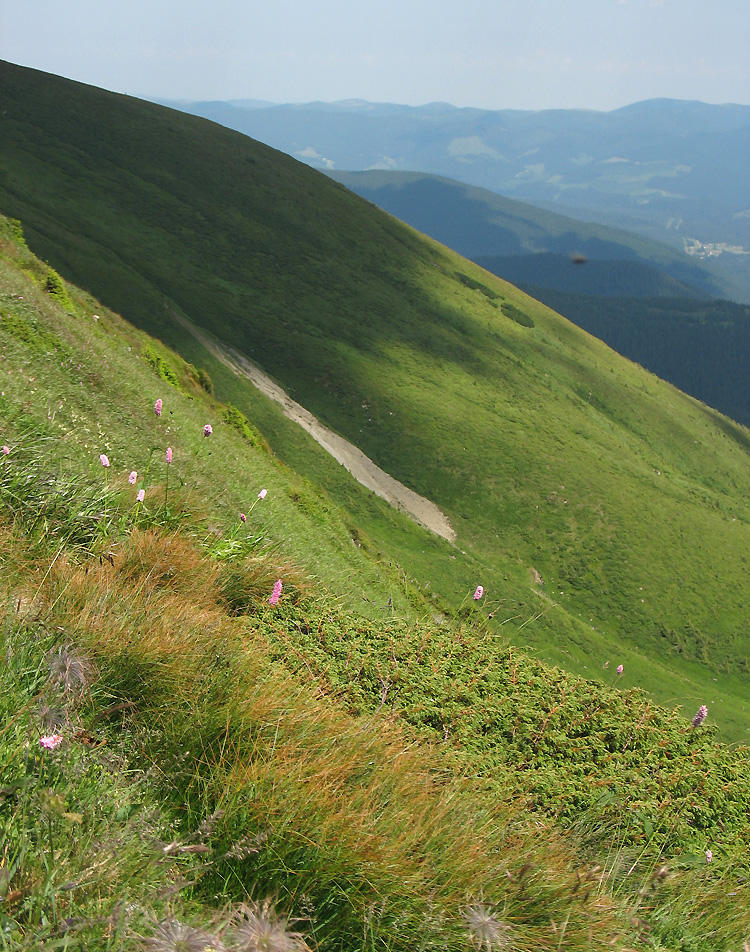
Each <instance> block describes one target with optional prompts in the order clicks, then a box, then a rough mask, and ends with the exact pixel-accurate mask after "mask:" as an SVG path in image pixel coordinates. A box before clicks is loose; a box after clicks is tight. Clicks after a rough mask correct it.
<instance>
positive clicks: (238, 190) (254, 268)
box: [0, 65, 750, 737]
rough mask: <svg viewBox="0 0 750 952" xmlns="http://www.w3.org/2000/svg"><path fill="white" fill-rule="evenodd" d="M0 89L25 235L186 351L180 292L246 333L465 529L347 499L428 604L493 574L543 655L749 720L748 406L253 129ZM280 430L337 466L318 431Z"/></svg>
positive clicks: (743, 723)
mask: <svg viewBox="0 0 750 952" xmlns="http://www.w3.org/2000/svg"><path fill="white" fill-rule="evenodd" d="M0 88H1V89H2V95H3V102H2V106H3V109H4V110H5V113H4V115H3V119H2V123H3V126H2V131H3V135H2V139H1V140H0V141H1V142H2V146H1V148H2V152H3V166H4V170H5V173H4V175H3V178H2V181H0V208H2V210H5V211H6V212H7V211H9V212H11V213H12V214H14V215H16V216H17V217H20V218H22V219H23V221H24V225H25V227H26V229H27V232H28V235H29V240H30V243H31V245H32V247H34V248H35V249H37V250H39V251H40V252H41V253H42V254H43V255H44V256H46V257H48V258H49V260H50V261H51V262H53V264H54V265H55V266H57V267H58V268H59V269H60V270H61V271H63V272H64V273H65V274H66V275H69V276H71V277H73V278H74V279H76V280H78V281H79V282H80V283H82V284H85V285H86V286H87V287H88V288H89V289H91V290H92V291H94V292H95V293H97V294H98V295H100V296H102V297H103V298H104V299H105V300H106V302H107V303H108V304H110V305H111V306H114V307H116V308H117V309H119V310H121V311H122V313H123V314H124V315H125V316H126V317H128V318H129V319H131V320H133V321H134V323H136V324H139V325H140V326H144V327H147V328H149V329H150V330H151V331H152V332H153V333H155V334H158V335H159V336H161V337H163V338H164V339H165V340H167V341H171V342H173V343H174V344H175V346H177V347H178V349H179V348H181V347H184V348H185V349H186V352H189V354H190V355H193V354H194V353H195V348H194V346H193V345H192V344H190V343H189V342H186V341H185V340H184V335H183V334H181V333H178V332H177V331H176V330H175V328H174V327H172V326H171V325H170V323H169V318H168V312H169V308H171V307H176V308H178V309H179V310H181V311H183V312H184V313H185V314H187V315H188V316H189V317H190V318H191V319H192V320H194V321H196V322H197V323H199V324H202V325H203V326H204V327H207V328H208V329H210V330H212V331H213V332H214V333H216V334H217V335H218V336H219V337H223V338H224V339H226V340H228V341H230V342H231V343H232V344H233V345H234V346H236V347H239V348H241V349H243V350H245V352H246V353H247V354H248V355H249V356H250V357H252V358H253V359H255V360H257V361H258V362H259V363H260V364H261V365H262V366H263V368H264V369H265V370H267V371H268V372H270V373H271V374H273V375H274V376H276V377H277V378H278V379H279V380H280V381H281V382H282V383H283V384H285V385H286V387H287V388H288V389H289V390H290V391H291V393H292V394H293V396H294V397H295V398H296V399H298V400H299V401H300V402H302V403H303V404H305V405H306V406H308V407H309V409H311V410H312V411H313V412H315V413H317V414H318V415H319V416H320V417H321V418H323V419H324V420H325V422H327V423H328V424H330V425H332V426H333V427H334V428H335V429H337V430H338V431H339V432H341V433H342V434H344V435H346V436H348V437H349V438H350V439H352V440H353V441H354V442H356V443H357V444H358V445H359V446H361V448H362V449H363V450H364V451H365V452H366V453H368V455H370V456H371V457H372V458H373V459H374V460H375V461H376V462H377V463H378V464H379V465H380V466H382V467H383V468H384V469H386V470H387V471H389V472H390V473H391V474H392V475H394V476H395V477H397V478H399V479H401V480H402V481H403V482H405V483H406V484H407V485H409V486H411V487H412V488H414V489H416V490H417V491H419V492H421V493H423V494H425V495H427V496H428V497H430V498H432V499H433V500H434V501H435V502H437V503H438V504H439V505H440V506H441V507H442V508H443V509H444V510H446V511H447V512H448V514H449V515H450V516H451V518H452V519H453V521H454V523H455V526H456V528H457V530H458V533H459V538H458V547H457V548H456V549H455V550H450V549H449V548H448V547H447V546H444V545H442V544H436V543H433V544H430V545H426V544H425V543H424V541H423V540H424V535H423V534H422V533H419V532H418V531H416V530H411V529H409V530H406V531H404V532H403V533H401V532H399V531H396V532H394V531H393V523H392V517H391V516H388V518H387V519H383V518H382V516H381V512H382V507H375V509H372V508H371V507H369V505H365V504H362V503H360V502H357V503H356V504H355V505H356V508H355V509H354V510H353V511H354V512H355V513H356V516H357V519H359V516H360V515H362V516H363V519H364V521H363V523H362V527H363V530H364V531H365V533H366V534H367V536H368V537H369V538H370V539H371V541H372V543H373V547H374V548H376V549H378V550H380V551H381V552H383V554H384V555H385V557H386V558H389V559H393V560H395V561H396V562H398V563H400V564H401V565H403V566H408V569H407V571H408V573H409V575H411V576H413V577H414V578H416V579H417V580H418V581H419V582H420V583H421V584H422V585H423V586H424V587H426V586H427V584H428V583H429V585H430V589H431V591H437V592H438V593H439V598H438V605H439V604H440V599H443V600H447V601H448V602H449V603H451V602H452V603H453V604H454V605H455V604H457V602H458V601H459V600H460V599H461V598H462V597H463V594H464V593H465V592H466V590H467V588H468V587H469V585H472V584H473V583H474V582H476V581H482V583H483V584H484V585H485V588H486V590H487V592H488V597H489V599H490V602H491V607H492V608H493V609H494V610H495V623H497V622H498V621H499V622H500V623H504V622H506V620H507V625H506V630H509V629H515V628H517V627H518V626H520V625H522V624H523V625H524V627H523V629H522V631H521V632H520V634H519V636H518V637H519V639H521V640H523V641H527V642H528V643H530V644H531V645H534V646H535V647H537V648H538V649H539V651H540V652H541V653H542V655H543V656H544V657H547V658H549V659H551V660H553V661H555V662H560V663H563V664H565V665H566V666H567V667H568V668H570V669H571V670H573V671H577V672H585V673H587V674H593V675H596V674H601V672H602V668H603V665H604V664H605V663H606V662H610V663H616V662H617V661H618V660H624V662H625V664H626V666H627V667H626V669H627V671H628V677H629V678H632V679H633V680H632V681H631V682H630V683H638V684H640V685H642V686H644V687H646V688H648V689H649V690H652V691H654V693H655V694H656V696H657V697H659V698H661V699H665V700H673V699H678V700H684V701H685V702H686V703H687V704H688V705H689V707H690V709H693V708H694V707H695V706H697V704H698V703H701V702H702V701H703V700H704V699H705V700H706V701H707V702H708V703H709V704H711V705H712V708H711V710H712V716H714V717H715V718H716V719H717V721H718V722H719V723H720V724H721V725H722V728H723V729H724V730H725V731H726V733H727V736H733V737H744V736H746V731H747V729H748V727H749V726H750V704H748V702H747V700H746V682H747V672H746V670H745V664H746V658H747V656H748V643H747V638H748V636H747V630H748V626H747V621H748V618H747V604H748V598H747V595H748V591H747V589H748V581H747V572H746V569H745V561H744V560H745V558H746V556H745V553H746V552H747V548H748V541H750V512H749V511H748V507H747V503H746V500H747V499H748V498H750V492H749V491H750V474H749V472H748V467H747V462H748V434H747V431H746V430H744V429H742V428H741V427H738V426H735V425H734V424H732V423H730V422H729V421H727V420H726V419H724V418H723V417H721V416H720V415H719V414H716V413H714V412H712V411H710V410H708V409H707V408H705V407H702V406H700V405H698V404H696V403H695V402H694V401H692V400H690V399H688V398H686V397H685V396H684V395H682V394H680V393H679V392H677V391H675V390H674V389H673V388H671V387H669V386H667V385H665V384H663V383H661V382H660V381H658V380H657V379H656V378H654V377H652V376H651V375H649V374H647V373H646V372H644V371H643V370H641V369H640V368H638V367H636V366H633V365H631V364H628V363H627V362H626V361H623V360H621V359H619V358H617V357H616V355H614V354H613V353H612V352H611V351H610V350H608V348H606V347H605V346H604V345H602V344H600V343H599V342H597V341H595V340H593V339H591V338H589V337H588V336H587V335H585V334H584V333H582V332H580V331H579V330H578V329H576V328H574V327H573V326H572V325H570V324H568V323H567V322H566V321H564V320H562V319H561V318H559V317H558V316H557V315H555V314H553V313H552V312H550V311H548V310H547V309H545V308H544V307H542V306H541V305H539V304H537V303H536V302H534V301H532V300H531V299H529V298H527V297H526V296H524V295H523V294H521V293H520V292H519V291H517V290H515V289H513V288H512V287H510V286H508V285H506V284H504V283H503V282H502V281H499V280H495V279H494V278H492V277H490V276H488V275H487V274H486V273H485V272H482V271H481V270H480V269H478V268H476V267H475V266H472V265H470V264H469V263H467V262H465V261H463V260H462V259H460V258H458V257H457V256H456V255H453V254H451V253H449V252H447V251H446V250H445V249H444V248H442V247H440V246H437V245H435V244H433V243H431V242H429V241H427V240H425V239H423V238H422V237H420V236H418V235H417V234H415V233H414V232H412V231H411V230H410V229H408V228H406V227H405V226H402V225H401V224H400V223H398V222H396V221H394V220H393V219H390V218H389V217H388V216H386V215H384V214H382V213H378V212H377V211H376V210H374V209H372V208H371V207H370V206H369V205H367V204H366V203H364V202H362V201H361V200H359V199H357V198H356V197H355V196H353V195H351V194H349V193H347V192H346V191H345V190H343V189H342V188H341V187H340V186H338V185H336V184H335V183H332V182H330V181H328V180H327V179H325V178H323V177H322V176H320V175H319V174H317V173H315V172H313V171H312V170H310V169H307V168H306V167H304V166H300V165H298V164H297V163H295V162H293V161H292V160H290V159H288V158H286V157H284V156H282V155H279V154H278V153H274V152H272V151H271V150H269V149H267V148H264V147H262V146H260V145H258V144H257V143H254V142H252V141H251V140H248V139H246V138H244V137H242V136H240V135H237V134H234V133H231V132H229V131H227V130H224V129H221V128H218V127H215V126H213V125H211V124H209V123H206V122H203V121H201V120H196V119H193V118H191V117H187V116H184V115H181V114H178V113H173V112H169V111H165V110H163V109H161V108H159V107H156V106H151V105H148V104H145V103H141V102H137V101H135V100H128V99H125V98H123V97H118V96H114V95H111V94H107V93H103V92H101V91H99V90H95V89H91V88H87V87H82V86H79V85H76V84H72V83H69V82H67V81H63V80H59V79H56V78H54V77H49V76H45V75H42V74H38V73H34V72H31V71H28V70H22V69H19V68H15V67H10V66H7V65H6V66H3V67H2V84H1V85H0ZM461 275H463V276H464V277H461ZM165 303H166V304H167V307H165ZM499 305H503V306H504V307H505V311H503V309H502V307H500V306H499ZM509 314H510V315H511V317H515V318H518V317H519V315H526V316H525V317H523V316H521V320H522V321H525V323H526V324H527V325H528V324H530V323H533V324H534V326H533V327H530V326H524V325H523V324H522V323H518V322H517V321H516V320H514V319H511V317H509V316H508V315H509ZM198 362H200V363H203V362H204V361H202V360H200V361H198ZM206 363H207V362H206ZM217 379H218V378H217ZM221 385H222V386H224V382H223V381H221ZM219 392H220V394H221V392H222V391H221V387H220V388H219ZM231 398H232V400H233V402H235V403H236V404H237V405H239V406H241V407H242V408H244V407H247V406H248V405H249V404H250V402H252V401H253V400H255V399H256V398H255V397H254V396H252V395H250V394H249V392H248V393H247V395H246V396H243V394H242V393H240V392H239V389H238V385H237V384H236V382H234V384H233V390H232V391H231ZM269 439H271V442H272V445H274V448H275V449H276V450H277V451H278V452H279V453H280V454H282V455H285V457H286V458H287V459H288V460H290V461H292V462H295V463H298V464H299V465H301V466H306V465H307V464H308V462H309V461H310V460H311V459H312V458H314V459H315V463H314V469H312V470H311V472H314V473H315V474H316V479H317V478H320V479H321V481H322V482H323V484H324V485H325V484H327V485H329V486H331V487H332V488H334V489H335V486H336V484H337V477H336V476H335V475H333V473H332V471H331V469H330V467H329V466H328V465H327V464H326V463H325V462H323V461H322V460H321V458H320V456H319V455H317V456H315V455H314V454H313V453H312V452H311V450H310V449H309V444H307V443H304V444H299V443H295V442H293V441H288V440H287V436H286V431H284V430H280V431H279V432H278V433H269ZM464 553H466V554H465V555H464ZM532 569H533V570H534V571H535V572H537V573H539V574H540V575H541V577H542V578H543V579H544V584H543V586H539V585H537V584H535V583H534V579H535V578H536V577H537V576H535V575H534V574H533V572H532ZM532 618H535V619H536V620H535V621H534V622H533V623H529V621H530V619H532ZM613 646H616V647H613ZM714 679H716V680H715V681H714Z"/></svg>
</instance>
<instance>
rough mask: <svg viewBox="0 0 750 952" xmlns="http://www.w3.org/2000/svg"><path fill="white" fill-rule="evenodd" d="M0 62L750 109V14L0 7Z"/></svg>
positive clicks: (333, 92) (169, 2) (412, 93)
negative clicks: (665, 100) (688, 101)
mask: <svg viewBox="0 0 750 952" xmlns="http://www.w3.org/2000/svg"><path fill="white" fill-rule="evenodd" d="M0 59H6V60H10V61H11V62H13V63H19V64H21V65H24V66H33V67H35V68H37V69H42V70H46V71H47V72H51V73H58V74H61V75H63V76H67V77H69V78H71V79H78V80H81V81H83V82H86V83H91V84H93V85H95V86H102V87H104V88H106V89H112V90H115V91H117V92H125V93H129V94H131V95H135V96H154V97H163V98H173V99H268V100H272V101H274V102H308V101H310V100H314V99H320V100H326V101H330V100H337V99H350V98H359V99H369V100H373V101H380V102H399V103H408V104H412V105H418V104H422V103H426V102H434V101H445V102H450V103H453V104H454V105H457V106H481V107H484V108H489V109H503V108H513V109H543V108H550V107H563V108H572V107H585V108H593V109H614V108H617V107H618V106H623V105H626V104H627V103H631V102H636V101H638V100H641V99H650V98H654V97H660V96H666V97H670V98H675V99H701V100H703V101H705V102H712V103H722V102H738V103H745V104H750V65H749V64H750V0H464V2H463V3H459V2H458V0H450V2H449V0H421V2H420V0H379V2H368V3H360V2H357V0H318V2H311V0H264V2H262V3H261V2H257V0H213V2H212V0H179V2H176V0H122V2H119V3H113V2H111V0H0Z"/></svg>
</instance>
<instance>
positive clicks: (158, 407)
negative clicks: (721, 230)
mask: <svg viewBox="0 0 750 952" xmlns="http://www.w3.org/2000/svg"><path fill="white" fill-rule="evenodd" d="M154 413H155V414H156V415H157V416H161V400H157V401H156V403H155V404H154Z"/></svg>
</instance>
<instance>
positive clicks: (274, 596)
mask: <svg viewBox="0 0 750 952" xmlns="http://www.w3.org/2000/svg"><path fill="white" fill-rule="evenodd" d="M281 589H282V585H281V579H280V578H277V579H276V584H275V585H274V587H273V592H272V593H271V597H270V598H269V599H268V604H269V605H275V604H276V602H278V600H279V598H280V597H281Z"/></svg>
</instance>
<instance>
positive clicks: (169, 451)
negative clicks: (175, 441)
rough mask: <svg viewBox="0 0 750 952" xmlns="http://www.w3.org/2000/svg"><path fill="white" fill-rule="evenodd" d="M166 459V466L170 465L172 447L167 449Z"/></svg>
mask: <svg viewBox="0 0 750 952" xmlns="http://www.w3.org/2000/svg"><path fill="white" fill-rule="evenodd" d="M166 457H167V463H168V464H169V463H171V462H172V447H171V446H168V447H167V453H166Z"/></svg>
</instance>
